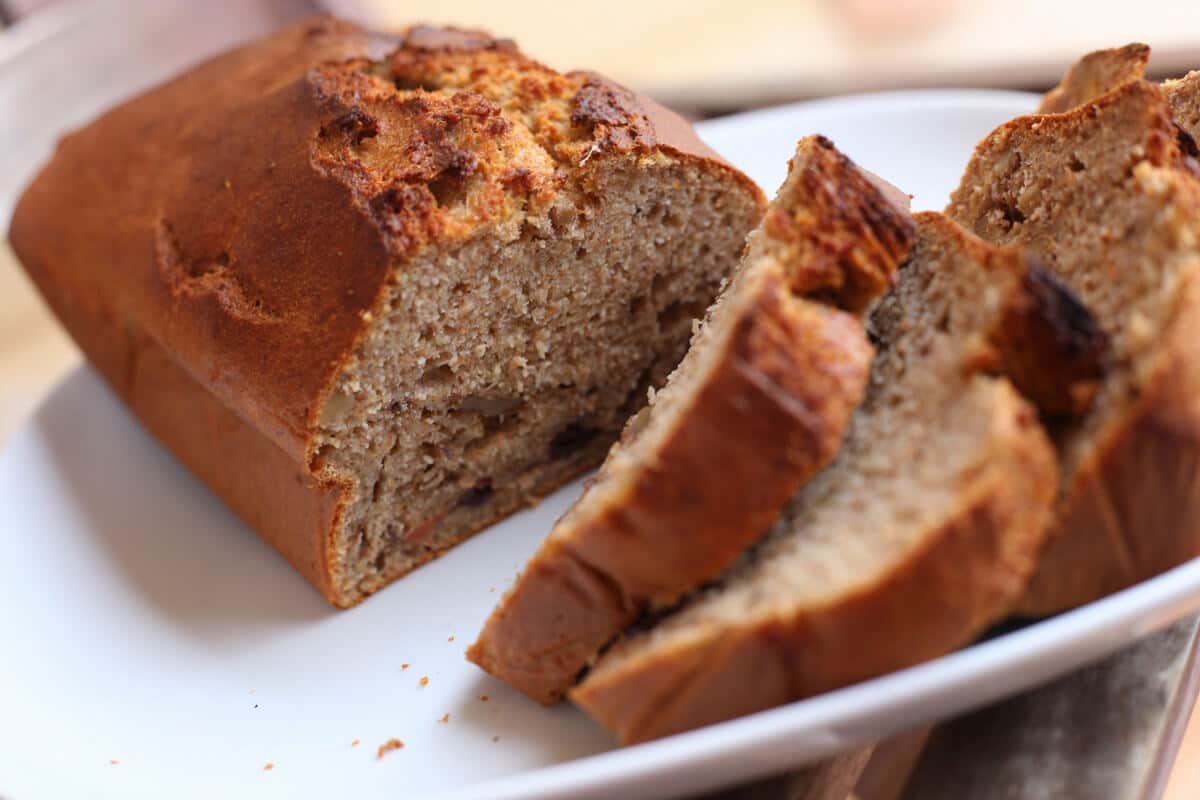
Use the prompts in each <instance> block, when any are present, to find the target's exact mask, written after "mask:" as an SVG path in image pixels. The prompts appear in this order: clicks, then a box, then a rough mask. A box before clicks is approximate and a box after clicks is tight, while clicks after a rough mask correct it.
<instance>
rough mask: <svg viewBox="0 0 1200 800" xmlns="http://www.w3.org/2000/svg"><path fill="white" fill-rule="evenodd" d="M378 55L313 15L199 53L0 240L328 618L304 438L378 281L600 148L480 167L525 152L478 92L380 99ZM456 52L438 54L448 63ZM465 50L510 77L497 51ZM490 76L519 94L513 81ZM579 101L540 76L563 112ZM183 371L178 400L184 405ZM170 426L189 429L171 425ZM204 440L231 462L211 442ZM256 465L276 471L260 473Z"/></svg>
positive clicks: (323, 554)
mask: <svg viewBox="0 0 1200 800" xmlns="http://www.w3.org/2000/svg"><path fill="white" fill-rule="evenodd" d="M438 36H439V34H437V33H436V31H429V30H425V31H413V32H410V34H409V37H408V39H407V43H404V42H401V43H400V50H399V51H397V52H401V53H402V52H408V51H414V52H415V51H421V52H432V51H433V50H437V51H438V52H444V51H446V49H447V48H446V47H445V46H444V45H445V42H441V43H439V42H438V41H437V40H438ZM446 37H449V38H453V35H451V34H446V35H445V37H443V38H446ZM397 41H398V40H395V39H392V40H383V39H382V38H381V37H379V36H377V35H374V34H370V33H368V32H365V31H363V30H361V29H359V28H357V27H356V26H353V25H350V24H348V23H343V22H339V21H337V20H334V19H331V18H328V17H315V18H310V19H307V20H304V21H302V22H300V23H297V24H295V25H292V26H290V27H288V28H285V29H283V30H282V31H280V32H279V33H277V34H275V35H273V36H271V37H269V38H267V39H264V40H262V41H259V42H255V43H252V44H249V45H246V46H244V47H242V48H239V49H236V50H233V51H231V52H229V53H226V54H224V55H221V56H218V57H217V58H215V59H213V60H212V61H209V62H207V63H205V64H202V65H200V66H198V67H196V68H195V69H193V70H191V71H189V72H187V73H185V74H183V75H181V76H180V77H178V78H176V79H174V80H172V81H170V82H169V83H167V84H164V85H163V86H160V87H158V88H156V89H153V90H151V91H149V92H147V93H146V94H143V95H141V96H140V97H137V98H134V99H133V100H131V101H129V102H128V103H126V104H124V105H122V106H119V107H117V108H115V109H113V110H112V111H110V112H108V113H106V114H104V115H103V116H102V117H100V118H99V119H97V120H96V121H95V122H93V123H92V124H90V125H89V126H87V127H86V128H84V129H83V130H81V131H79V132H77V133H74V134H71V135H69V136H67V137H66V138H64V140H63V141H62V142H61V144H60V146H59V149H58V152H57V154H56V155H55V157H54V159H53V160H52V161H51V162H50V163H49V164H48V165H47V166H46V167H45V168H44V169H43V171H42V172H41V174H40V175H39V176H38V177H37V179H36V180H35V181H34V182H33V184H32V185H31V186H30V187H29V188H28V190H27V191H26V192H25V194H24V195H23V196H22V198H21V199H20V201H19V203H18V206H17V208H16V211H15V213H14V215H13V219H12V222H11V228H10V234H9V235H10V238H11V240H12V243H13V247H14V250H15V251H16V253H17V255H18V257H19V258H20V259H21V261H22V263H23V264H24V266H25V268H26V269H27V271H28V272H29V274H30V275H31V276H32V277H33V279H34V281H35V282H36V283H37V285H38V286H39V288H40V289H41V291H42V293H43V294H44V295H45V296H46V298H47V300H48V301H49V303H50V305H51V306H52V307H53V308H54V309H55V311H56V312H57V313H58V315H59V316H60V318H61V319H62V321H63V323H64V325H65V326H66V327H67V329H68V330H69V331H70V332H71V333H72V335H73V336H74V337H75V339H76V340H77V341H78V342H79V343H80V346H81V347H82V349H84V351H85V352H87V353H88V354H89V356H91V357H92V358H93V359H94V360H95V361H96V363H97V366H98V367H99V368H100V371H101V372H102V374H104V376H105V377H106V378H107V379H108V380H109V382H110V383H112V384H113V385H114V387H116V389H117V390H118V392H119V393H120V394H121V395H122V396H123V397H125V398H126V399H127V400H128V401H129V403H130V405H131V407H132V408H133V409H134V410H135V412H136V413H138V415H139V416H141V417H142V418H143V420H144V421H146V423H147V425H148V427H150V428H151V429H152V430H153V431H154V432H155V433H156V435H157V436H159V438H161V439H162V440H163V441H164V442H165V443H166V444H167V445H168V446H169V447H170V448H171V449H172V450H174V451H175V452H176V453H177V454H178V455H179V456H180V458H181V459H182V460H184V461H185V462H186V463H188V465H189V466H190V467H191V468H192V469H193V470H194V471H196V472H197V474H199V475H200V476H201V477H203V478H204V479H205V480H206V481H207V482H209V484H210V485H211V486H213V488H214V489H215V490H216V491H217V492H218V493H219V494H220V495H221V496H222V497H223V498H224V499H225V500H226V501H227V502H229V503H230V505H231V506H233V507H234V508H235V509H236V510H237V511H238V513H240V514H241V515H242V516H243V517H245V518H246V519H248V520H249V521H250V522H251V524H253V525H254V526H255V527H256V529H258V530H259V531H260V532H261V533H262V535H263V536H264V537H265V538H267V539H268V540H269V541H271V542H272V544H274V545H275V546H276V547H277V548H278V549H280V550H281V551H282V552H284V553H285V555H287V556H288V558H289V560H291V561H292V563H293V564H294V565H295V566H296V567H297V569H299V570H300V571H301V572H302V573H303V574H304V575H305V576H306V577H307V578H308V579H309V580H310V581H312V582H313V584H314V585H315V586H317V587H318V588H319V589H320V590H321V591H322V592H323V593H324V594H325V595H326V596H327V597H328V598H329V599H330V601H331V602H334V603H344V602H348V601H346V600H344V598H340V597H338V596H336V594H335V593H334V592H333V590H332V589H331V580H330V574H329V573H330V570H331V565H330V558H331V554H330V537H331V536H332V530H333V528H332V527H331V526H332V525H333V522H334V521H335V520H336V519H337V515H338V514H339V513H340V511H339V509H340V508H342V506H343V504H344V502H345V501H346V498H345V497H344V494H345V491H346V489H345V487H344V486H342V485H341V484H340V483H339V482H338V481H337V479H336V478H335V477H334V476H332V475H330V474H328V473H327V472H325V471H324V470H323V469H322V468H321V465H320V464H318V463H316V458H315V455H316V454H315V450H316V448H315V446H314V442H315V437H314V433H315V432H316V430H317V426H318V424H319V416H320V411H321V408H322V405H323V403H324V401H325V398H326V395H327V393H328V391H329V390H330V387H331V386H332V385H333V382H334V380H335V378H336V376H337V375H338V373H339V371H340V370H341V369H342V367H343V365H344V364H345V363H346V361H347V359H348V358H349V357H350V356H351V354H352V353H353V351H354V349H355V347H356V346H357V345H358V343H359V341H360V340H361V338H362V337H363V336H364V333H365V331H366V330H367V325H368V324H369V323H368V320H369V318H370V316H371V310H372V309H374V308H375V307H376V305H377V304H378V303H379V302H381V300H382V299H383V298H384V297H385V295H386V284H387V282H388V278H389V275H391V274H392V273H393V272H394V271H396V270H397V269H398V268H399V269H402V268H403V265H404V264H405V263H407V262H408V261H409V260H410V259H411V258H412V257H413V255H414V254H415V253H416V252H418V251H420V250H421V249H422V248H425V247H430V246H440V245H441V244H442V243H445V242H448V241H453V240H455V239H456V237H464V236H469V235H470V234H471V231H472V230H473V227H474V226H476V225H478V224H481V223H482V222H484V221H486V219H488V218H489V216H488V215H490V214H497V213H501V212H502V211H503V209H504V208H506V207H508V206H509V205H512V204H522V203H528V204H530V205H531V206H536V205H537V204H538V203H541V202H545V201H546V199H547V197H548V196H549V195H551V194H552V193H553V192H555V191H558V190H560V184H561V182H562V181H563V180H568V181H569V180H577V181H579V182H580V185H581V186H584V188H585V189H586V183H587V179H588V175H590V174H591V173H590V170H591V169H593V168H594V167H595V166H596V165H597V164H598V163H599V162H600V161H601V160H602V158H603V156H605V155H607V154H608V153H609V152H616V151H617V150H618V149H619V146H618V145H617V144H614V145H612V146H611V147H610V146H608V145H607V144H606V145H604V146H602V147H599V148H598V149H597V152H594V153H592V155H591V156H590V158H589V160H588V164H587V165H580V164H578V163H575V164H573V165H558V166H556V165H555V163H554V162H553V159H551V158H550V157H549V156H545V155H541V156H539V155H538V152H539V151H538V150H537V148H535V147H524V146H522V147H521V148H520V150H521V152H522V153H527V154H529V156H528V157H529V158H530V159H533V161H534V162H536V163H530V164H529V165H524V164H506V163H501V161H500V159H501V157H500V156H499V155H498V153H499V150H500V148H498V147H497V144H504V143H507V142H514V143H516V144H518V145H525V144H528V142H529V141H530V137H531V133H530V132H529V131H528V130H526V129H525V128H524V127H523V126H521V125H519V124H515V123H514V122H513V121H512V120H511V119H510V118H509V117H508V116H506V115H505V114H504V113H502V112H501V111H500V109H499V108H498V106H497V104H496V102H494V101H492V100H490V99H488V97H487V96H485V95H484V94H483V93H480V92H472V91H469V90H468V91H456V92H424V91H418V90H412V89H405V88H403V86H402V84H403V80H402V77H403V76H402V75H399V74H393V73H391V72H390V71H389V69H388V67H387V63H386V62H379V61H376V60H373V59H374V58H376V57H377V55H378V54H379V50H380V46H381V45H382V46H385V47H389V48H390V47H394V46H396V45H397ZM489 41H491V40H490V37H489ZM451 50H453V48H451ZM472 52H474V51H463V50H462V48H459V49H458V50H457V51H453V52H450V54H449V56H448V57H449V58H450V59H452V60H453V59H458V60H459V61H460V62H463V63H466V62H467V61H468V60H469V59H468V56H470V54H471V53H472ZM480 52H489V53H492V54H493V55H496V56H503V57H505V58H508V59H510V61H512V62H513V63H516V64H517V65H518V67H521V65H524V64H532V63H533V62H529V61H528V59H524V57H523V56H520V54H519V53H517V52H516V51H515V49H514V48H511V47H510V46H508V45H505V46H503V47H499V46H497V47H495V48H493V49H491V50H486V51H480ZM529 69H532V67H529ZM540 69H541V70H543V71H544V73H545V76H544V77H545V80H547V81H549V82H554V80H556V79H555V77H554V76H555V75H556V73H552V72H551V71H549V70H545V68H540ZM539 74H542V73H539ZM513 77H514V80H517V82H518V83H521V85H525V83H526V82H523V81H522V80H521V78H522V77H528V76H522V75H521V74H520V69H518V70H517V74H515V75H514V76H513ZM560 77H561V76H560ZM531 80H532V79H531ZM534 82H536V81H534ZM587 83H588V82H587V81H586V80H580V79H572V80H566V79H565V78H563V79H562V88H563V94H562V99H563V102H564V103H566V104H567V105H568V108H569V105H570V103H571V102H573V101H574V100H575V99H576V97H577V95H578V90H580V89H581V88H583V87H584V86H585V85H587ZM530 85H532V83H530ZM614 92H617V90H615V89H614ZM617 94H618V95H619V97H618V100H617V101H616V105H615V106H614V108H616V109H617V110H616V111H613V114H614V115H615V114H617V113H618V111H619V112H620V113H625V114H627V115H628V118H629V120H634V119H635V118H636V124H637V126H638V130H639V131H640V135H639V138H638V139H637V146H638V147H639V148H642V149H644V150H645V151H646V152H663V153H668V154H670V155H671V156H673V157H676V158H679V159H687V160H689V161H690V162H691V163H694V164H696V165H698V166H699V167H700V168H702V169H706V170H715V171H718V172H720V173H721V174H722V175H723V176H726V177H727V179H728V180H729V181H730V183H731V185H737V186H739V187H742V188H743V189H745V190H747V191H750V192H752V193H753V194H754V196H756V197H758V198H761V192H759V190H758V189H757V188H752V184H751V183H750V182H749V180H748V179H747V178H745V176H742V175H741V174H740V173H738V172H737V171H736V170H734V169H733V168H732V167H730V166H728V165H727V164H725V163H724V162H723V161H720V160H719V159H716V158H715V157H714V156H713V154H712V152H711V151H710V150H708V149H707V148H704V147H702V146H701V147H695V146H694V144H695V141H694V139H692V140H689V138H688V136H686V135H684V134H683V133H681V131H684V130H686V129H687V126H686V123H682V121H679V120H678V118H676V117H674V116H673V115H671V114H670V113H669V112H665V111H663V110H661V109H660V108H658V107H657V106H653V105H651V104H647V105H646V106H645V107H643V106H642V104H641V101H640V98H638V97H637V96H636V95H634V94H632V93H628V92H624V90H620V92H617ZM381 121H382V122H384V123H386V124H382V125H381V124H380V122H381ZM585 122H586V123H587V124H580V125H574V126H573V125H572V124H571V123H570V120H567V121H566V123H565V125H564V127H563V128H562V133H561V138H563V139H564V141H565V140H568V139H569V140H570V143H571V145H572V147H575V148H582V151H584V152H586V151H587V150H588V149H589V148H591V146H592V144H594V143H595V140H596V138H597V137H601V138H603V137H605V136H607V137H608V140H618V139H620V138H621V137H620V136H619V135H617V134H615V133H612V134H611V135H610V134H609V133H606V131H612V130H613V129H615V128H619V127H621V126H622V119H619V118H618V117H617V116H613V117H612V118H611V119H610V120H609V121H608V122H606V123H604V125H603V126H602V125H601V124H600V123H595V124H592V123H591V122H590V121H585ZM626 122H627V123H628V124H627V125H626V127H628V126H629V125H633V124H635V123H634V122H629V121H628V120H626ZM605 126H606V127H605ZM601 128H604V130H601ZM693 136H694V135H693ZM606 141H607V140H606ZM618 144H619V143H618ZM572 152H573V151H572ZM639 152H640V151H639ZM539 159H540V160H539ZM397 164H400V165H401V166H402V167H403V169H400V170H393V169H392V168H393V167H395V166H396V165H397ZM562 175H566V178H563V177H562ZM464 182H473V183H471V185H472V187H473V189H474V190H475V191H476V192H477V195H478V198H479V199H480V202H478V203H476V204H474V205H473V206H472V208H471V209H469V210H467V211H462V210H461V209H455V210H454V211H453V212H452V211H451V210H448V209H444V208H441V207H440V206H439V203H438V202H437V201H438V196H439V193H443V192H451V193H452V192H454V191H455V189H456V188H457V186H458V185H459V184H461V183H464ZM126 330H136V331H137V332H138V337H139V338H140V339H141V340H145V341H146V342H149V343H151V344H150V345H147V347H155V348H158V349H160V350H161V352H162V353H163V354H165V355H164V358H165V361H166V362H170V363H173V364H175V365H177V367H178V369H179V370H181V372H180V374H179V375H167V374H166V373H167V372H169V370H167V369H166V368H165V367H162V368H160V369H156V373H155V374H158V373H161V374H162V378H161V380H162V381H163V382H164V383H169V384H170V385H171V386H173V387H174V388H173V389H172V390H171V392H170V395H171V398H172V399H171V400H170V401H169V402H171V403H174V404H176V405H177V407H178V409H180V410H179V411H178V414H176V412H175V411H173V410H172V408H175V407H174V406H172V408H165V407H161V408H160V406H159V403H160V400H158V399H156V396H155V391H154V390H153V388H152V386H151V384H153V382H154V381H155V380H158V378H149V377H146V374H143V377H142V379H139V382H138V385H136V386H135V385H134V384H132V383H130V381H131V380H132V379H131V378H130V377H129V375H128V372H127V367H126V366H125V365H126V363H127V362H131V361H136V359H137V356H136V355H135V348H134V345H133V344H132V341H131V340H129V339H128V337H126V335H125V333H124V332H125V331H126ZM184 374H186V375H187V376H188V377H189V379H190V380H192V381H193V382H194V383H192V384H191V385H190V388H189V389H186V390H185V389H184V387H185V386H188V384H187V381H185V380H184V378H183V375H184ZM135 391H136V392H138V394H137V399H133V398H134V397H135ZM163 392H164V397H166V394H167V393H166V390H165V389H164V390H163ZM188 394H192V395H194V396H192V397H185V396H186V395H188ZM209 395H211V397H210V396H209ZM161 402H162V403H167V402H168V400H166V399H163V400H161ZM221 407H224V408H226V409H228V414H227V415H226V418H225V419H223V420H221V421H220V423H219V424H218V422H217V421H216V419H217V417H219V416H221V415H219V414H217V409H218V408H221ZM182 409H191V410H190V411H186V413H187V414H195V415H197V416H198V417H199V418H201V419H205V420H208V419H210V418H211V419H212V420H213V421H212V422H202V423H196V424H192V423H188V424H184V423H183V422H182V419H183V418H184V417H183V416H180V415H183V414H185V411H183V410H182ZM160 417H161V419H159V418H160ZM155 420H158V421H155ZM239 426H241V427H239ZM235 429H236V430H235ZM217 431H225V432H226V433H228V435H229V436H232V437H234V439H235V440H236V441H237V442H240V443H243V444H244V445H245V450H244V451H243V450H238V449H233V448H227V447H226V446H225V445H223V444H221V442H223V441H224V439H223V438H222V436H223V435H224V434H222V436H218V435H217V433H216V432H217ZM206 432H207V433H211V434H212V436H206ZM257 438H261V439H262V441H261V442H259V441H257ZM268 444H269V445H270V446H268ZM271 447H274V448H275V450H277V451H278V452H277V453H276V454H273V455H270V456H267V455H265V454H266V453H268V452H272V453H273V452H274V451H271ZM251 453H255V454H259V456H260V457H255V456H253V455H251ZM582 466H586V465H582ZM247 487H257V488H255V490H254V491H250V490H249V488H247ZM296 487H304V488H303V490H301V489H298V488H296Z"/></svg>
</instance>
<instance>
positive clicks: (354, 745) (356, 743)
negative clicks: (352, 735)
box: [350, 739, 359, 747]
mask: <svg viewBox="0 0 1200 800" xmlns="http://www.w3.org/2000/svg"><path fill="white" fill-rule="evenodd" d="M358 745H359V740H358V739H355V740H354V741H353V742H351V743H350V746H351V747H358Z"/></svg>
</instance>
